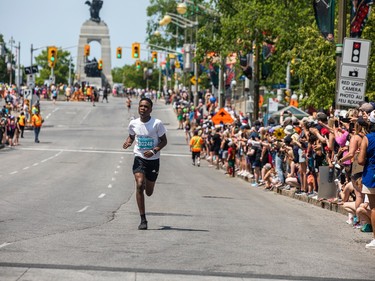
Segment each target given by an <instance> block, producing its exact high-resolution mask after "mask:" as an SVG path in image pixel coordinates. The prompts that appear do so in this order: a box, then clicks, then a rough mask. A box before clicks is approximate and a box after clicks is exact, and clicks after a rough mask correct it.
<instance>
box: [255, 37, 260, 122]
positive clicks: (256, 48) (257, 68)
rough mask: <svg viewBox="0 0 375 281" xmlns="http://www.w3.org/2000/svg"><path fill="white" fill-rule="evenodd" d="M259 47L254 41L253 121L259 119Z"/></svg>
mask: <svg viewBox="0 0 375 281" xmlns="http://www.w3.org/2000/svg"><path fill="white" fill-rule="evenodd" d="M259 49H260V46H259V43H258V42H257V40H255V57H254V119H253V121H255V120H258V117H259V77H260V71H259V70H260V69H259V53H260V51H259Z"/></svg>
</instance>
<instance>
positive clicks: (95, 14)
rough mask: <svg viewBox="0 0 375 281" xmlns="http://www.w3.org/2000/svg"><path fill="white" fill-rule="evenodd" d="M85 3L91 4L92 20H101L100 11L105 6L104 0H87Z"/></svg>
mask: <svg viewBox="0 0 375 281" xmlns="http://www.w3.org/2000/svg"><path fill="white" fill-rule="evenodd" d="M85 4H87V5H89V6H90V15H91V18H90V20H92V21H95V22H100V21H101V20H100V17H99V11H100V9H101V8H102V6H103V1H102V0H92V1H91V2H90V1H86V2H85Z"/></svg>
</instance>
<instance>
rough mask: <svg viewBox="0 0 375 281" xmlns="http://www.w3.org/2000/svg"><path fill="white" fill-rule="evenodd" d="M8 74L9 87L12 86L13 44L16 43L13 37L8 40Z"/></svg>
mask: <svg viewBox="0 0 375 281" xmlns="http://www.w3.org/2000/svg"><path fill="white" fill-rule="evenodd" d="M9 43H10V73H9V86H12V74H13V58H12V57H13V43H16V42H15V41H14V39H13V36H12V37H11V38H10V41H9Z"/></svg>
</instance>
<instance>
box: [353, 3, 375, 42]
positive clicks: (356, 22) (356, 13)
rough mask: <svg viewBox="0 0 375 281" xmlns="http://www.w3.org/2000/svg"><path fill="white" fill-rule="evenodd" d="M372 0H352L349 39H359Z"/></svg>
mask: <svg viewBox="0 0 375 281" xmlns="http://www.w3.org/2000/svg"><path fill="white" fill-rule="evenodd" d="M373 2H374V1H373V0H352V1H351V4H352V5H351V12H350V37H352V38H360V37H361V35H362V31H363V29H364V28H365V25H366V22H367V20H368V16H369V15H370V10H371V6H370V5H372V3H373Z"/></svg>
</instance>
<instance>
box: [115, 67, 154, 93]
mask: <svg viewBox="0 0 375 281" xmlns="http://www.w3.org/2000/svg"><path fill="white" fill-rule="evenodd" d="M144 68H147V69H149V68H153V64H152V63H149V62H141V68H140V69H136V66H135V65H125V66H124V67H122V68H114V69H113V70H112V77H113V82H114V83H122V84H124V85H125V87H127V88H142V89H145V88H146V87H147V80H145V79H144V78H145V77H144V72H143V71H144ZM158 77H159V70H158V69H153V71H152V75H151V76H149V77H148V87H149V88H150V89H157V88H158Z"/></svg>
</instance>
